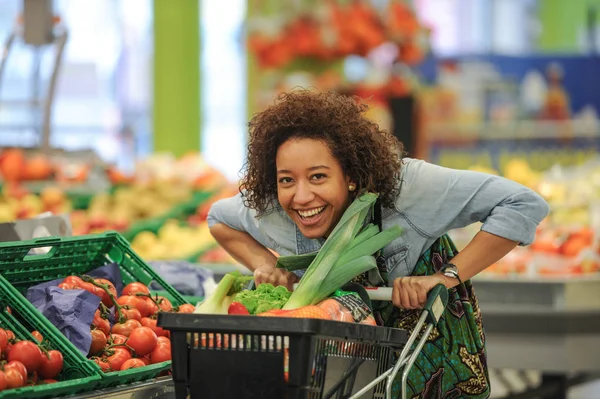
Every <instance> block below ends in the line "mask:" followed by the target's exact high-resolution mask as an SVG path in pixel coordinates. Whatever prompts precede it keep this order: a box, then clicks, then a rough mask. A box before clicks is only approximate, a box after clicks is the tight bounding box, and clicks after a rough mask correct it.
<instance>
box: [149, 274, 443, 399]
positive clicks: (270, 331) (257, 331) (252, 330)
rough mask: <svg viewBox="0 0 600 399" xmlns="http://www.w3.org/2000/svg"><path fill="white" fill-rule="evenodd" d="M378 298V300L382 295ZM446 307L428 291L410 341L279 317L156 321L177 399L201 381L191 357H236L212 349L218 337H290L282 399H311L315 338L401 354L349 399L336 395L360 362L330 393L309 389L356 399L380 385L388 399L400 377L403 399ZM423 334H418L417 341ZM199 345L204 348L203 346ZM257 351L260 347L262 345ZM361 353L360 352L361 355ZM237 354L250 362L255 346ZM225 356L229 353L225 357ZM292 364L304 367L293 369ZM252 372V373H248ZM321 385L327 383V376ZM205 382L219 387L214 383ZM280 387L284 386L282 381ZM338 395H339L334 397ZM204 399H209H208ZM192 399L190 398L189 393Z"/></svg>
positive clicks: (353, 326) (438, 294) (399, 334)
mask: <svg viewBox="0 0 600 399" xmlns="http://www.w3.org/2000/svg"><path fill="white" fill-rule="evenodd" d="M388 290H389V291H388V294H389V296H390V297H391V289H388ZM378 295H379V297H381V291H380V292H379V293H378ZM386 295H387V294H386ZM447 301H448V290H447V289H446V287H444V286H443V285H438V286H436V287H435V288H434V289H433V290H431V291H430V293H429V296H428V301H427V303H426V305H425V306H424V308H423V311H422V314H421V316H420V318H419V320H418V322H417V324H416V325H415V328H414V330H413V332H412V333H411V334H410V335H408V334H407V332H406V331H404V330H400V329H396V328H387V327H376V326H369V325H361V324H358V323H346V322H337V321H329V320H317V319H293V318H284V317H269V318H261V317H251V316H229V315H202V314H174V313H162V314H160V315H159V319H158V325H159V326H161V327H162V328H165V329H167V330H170V332H171V340H172V346H171V351H172V358H173V370H172V373H173V380H174V383H175V390H176V397H177V398H183V397H188V396H187V395H188V391H190V392H189V393H192V392H191V391H192V386H193V385H194V383H196V384H198V381H195V380H197V379H198V378H201V376H198V372H197V371H193V370H192V368H193V366H194V365H196V366H197V365H198V362H197V361H196V362H194V359H193V357H194V355H198V354H200V353H202V355H203V356H212V357H205V358H204V359H212V360H213V361H214V359H217V358H218V357H219V356H221V357H224V356H231V354H232V352H236V349H235V348H233V349H232V348H230V347H229V346H228V345H229V344H227V346H226V345H225V344H223V346H222V347H216V346H217V344H216V337H217V336H219V337H221V335H222V337H223V339H225V337H231V338H230V339H231V342H233V340H237V339H238V338H237V337H240V336H243V337H244V339H245V338H249V339H250V338H252V337H254V338H256V336H262V337H269V336H273V335H280V336H282V335H289V336H290V340H291V339H292V337H294V338H293V339H295V340H296V341H297V342H296V344H294V345H292V344H290V347H289V348H290V355H289V356H290V370H289V371H290V373H289V378H290V380H289V381H287V382H286V383H285V386H286V395H287V397H289V398H292V397H298V398H300V397H306V396H308V395H313V396H312V397H314V395H316V394H315V391H314V390H313V391H312V393H307V392H309V391H308V390H306V389H307V388H306V381H307V379H308V380H311V379H316V378H317V377H316V376H315V375H314V373H315V366H314V363H310V364H311V365H312V367H313V368H312V370H313V371H312V372H313V375H312V376H311V375H307V370H310V369H311V368H310V367H307V364H305V363H307V362H315V361H316V358H317V357H316V356H317V355H315V354H314V353H311V351H313V350H314V347H315V345H314V339H315V337H317V336H318V338H319V339H322V338H321V337H325V339H327V338H326V337H331V338H332V339H337V340H338V342H344V340H347V341H348V342H350V340H351V339H354V341H352V342H354V343H352V344H349V345H350V348H353V347H352V345H363V344H362V343H363V342H364V345H370V346H369V347H372V348H373V350H375V348H376V349H377V350H379V349H381V348H382V347H386V348H387V349H391V351H392V352H395V353H397V352H400V355H399V356H398V358H397V360H396V361H395V363H394V362H393V359H391V360H390V362H389V367H387V366H386V368H385V369H384V371H382V372H381V373H380V374H379V375H378V376H377V377H376V378H374V379H373V380H372V381H370V382H369V383H367V384H366V385H365V386H363V387H362V388H361V389H360V390H359V391H357V392H355V393H353V394H352V393H346V394H343V395H342V394H341V392H342V391H343V388H344V387H346V388H347V386H348V383H352V384H351V386H350V389H353V384H354V379H355V378H356V375H357V372H358V371H359V370H358V368H359V367H360V366H361V364H362V362H363V360H360V359H359V358H356V359H354V360H353V362H352V364H351V366H350V367H349V368H348V369H347V370H346V371H345V372H344V373H343V375H342V376H341V378H340V380H339V381H337V382H336V383H335V384H334V385H333V387H332V388H331V389H329V391H327V392H326V393H325V392H324V391H323V384H324V383H323V382H322V383H321V386H320V388H319V387H317V386H316V388H314V389H321V393H320V396H319V397H321V398H329V397H334V395H336V394H337V396H336V397H344V398H360V397H363V396H364V395H365V394H366V393H368V392H369V391H371V390H373V389H374V388H375V387H376V386H378V384H380V383H381V382H382V381H384V380H385V393H384V395H385V396H384V397H385V398H391V397H392V386H393V383H394V381H395V379H396V377H397V375H398V373H400V371H402V380H401V397H402V398H403V399H404V398H406V391H407V382H408V376H409V374H410V370H411V368H412V366H413V365H414V363H415V361H416V360H417V357H418V356H419V354H420V352H421V350H422V348H423V346H424V345H425V342H426V341H427V339H428V338H429V336H430V334H431V332H432V330H433V329H434V328H435V326H436V325H437V323H438V321H439V319H440V318H441V316H442V314H443V313H444V310H445V307H446V304H447ZM423 328H424V331H423ZM422 331H423V334H422V335H421V332H422ZM190 334H198V335H195V336H196V337H198V336H199V335H200V334H202V335H203V338H202V339H203V340H204V339H205V338H204V336H206V337H208V334H210V335H211V336H212V335H213V334H214V337H215V346H214V347H213V346H212V345H213V344H212V337H211V346H210V347H209V346H207V345H206V346H204V347H202V348H200V347H198V343H197V342H196V344H195V346H196V347H194V344H191V342H193V340H192V341H191V338H190V337H191V335H190ZM419 335H421V338H419ZM196 339H198V338H196ZM223 342H224V341H223ZM228 342H229V341H228ZM290 342H291V341H290ZM298 343H302V345H299V344H298ZM415 343H416V344H415ZM202 345H204V343H203V344H202ZM219 345H221V344H219ZM260 345H261V344H259V349H258V351H261V349H260ZM262 345H263V346H264V343H263V344H262ZM413 346H414V347H413ZM193 347H194V348H193ZM292 348H293V349H292ZM302 348H304V349H302ZM354 348H356V347H354ZM361 348H362V347H361ZM200 349H201V350H200ZM263 349H264V348H263ZM360 350H361V351H362V352H364V349H360ZM240 351H241V352H250V356H252V352H253V351H256V345H255V347H254V348H250V347H247V348H244V349H242V350H240ZM226 353H228V355H227V354H226ZM378 353H379V352H378ZM382 353H383V352H382ZM390 354H391V352H390ZM344 355H348V356H350V357H351V358H352V354H351V353H348V354H343V353H342V356H344ZM215 356H216V357H215ZM246 356H247V355H246ZM326 356H329V355H326ZM348 356H346V357H348ZM381 360H382V359H378V360H377V361H378V362H380V361H381ZM384 360H385V359H384ZM296 363H303V364H300V365H298V364H296ZM381 364H383V363H381ZM248 372H251V370H248ZM252 372H255V370H252ZM322 372H323V375H325V374H326V373H327V370H326V367H325V369H324V371H322ZM308 374H310V372H308ZM281 375H282V376H283V368H282V369H281ZM322 379H323V380H324V379H326V376H324V377H323V378H322ZM275 380H277V378H275ZM272 381H274V380H273V379H271V380H268V381H267V380H265V383H266V384H269V383H270V382H272ZM210 382H211V383H218V382H216V381H214V380H212V381H210ZM281 382H283V380H282V381H281ZM196 387H197V385H196ZM338 389H339V391H336V390H338ZM373 392H374V391H373ZM221 395H222V394H221ZM203 397H207V396H203ZM208 397H210V394H209V396H208ZM262 397H267V395H263V396H262ZM379 397H381V396H379ZM192 398H194V395H193V393H192Z"/></svg>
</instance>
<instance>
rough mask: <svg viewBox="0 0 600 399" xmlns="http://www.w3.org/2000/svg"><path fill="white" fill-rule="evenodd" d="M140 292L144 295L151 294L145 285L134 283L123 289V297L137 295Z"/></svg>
mask: <svg viewBox="0 0 600 399" xmlns="http://www.w3.org/2000/svg"><path fill="white" fill-rule="evenodd" d="M138 292H139V293H142V294H150V290H149V289H148V287H146V286H145V285H144V284H142V283H138V282H133V283H129V284H127V285H126V286H125V288H123V292H122V293H121V295H135V294H137V293H138Z"/></svg>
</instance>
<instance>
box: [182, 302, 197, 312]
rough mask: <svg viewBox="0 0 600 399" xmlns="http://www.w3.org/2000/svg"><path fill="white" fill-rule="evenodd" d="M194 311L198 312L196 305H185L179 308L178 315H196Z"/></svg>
mask: <svg viewBox="0 0 600 399" xmlns="http://www.w3.org/2000/svg"><path fill="white" fill-rule="evenodd" d="M194 310H196V307H195V306H194V305H191V304H189V303H184V304H183V305H181V306H180V307H179V312H178V313H194Z"/></svg>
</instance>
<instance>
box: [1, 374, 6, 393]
mask: <svg viewBox="0 0 600 399" xmlns="http://www.w3.org/2000/svg"><path fill="white" fill-rule="evenodd" d="M7 386H8V384H7V383H6V375H5V374H4V371H0V392H2V391H4V390H5V389H6V387H7Z"/></svg>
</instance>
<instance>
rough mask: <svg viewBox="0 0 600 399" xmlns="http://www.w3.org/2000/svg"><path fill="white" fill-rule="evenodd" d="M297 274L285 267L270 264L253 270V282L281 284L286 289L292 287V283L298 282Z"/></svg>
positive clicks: (257, 283)
mask: <svg viewBox="0 0 600 399" xmlns="http://www.w3.org/2000/svg"><path fill="white" fill-rule="evenodd" d="M298 280H299V279H298V276H296V275H295V274H294V273H292V272H288V271H287V270H285V269H280V268H276V267H272V266H262V267H259V268H257V269H256V270H254V282H255V283H256V285H259V284H261V283H271V284H273V285H274V286H276V287H277V286H278V285H283V286H284V287H286V288H287V289H288V290H290V291H292V290H293V289H294V284H295V283H297V282H298Z"/></svg>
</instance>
